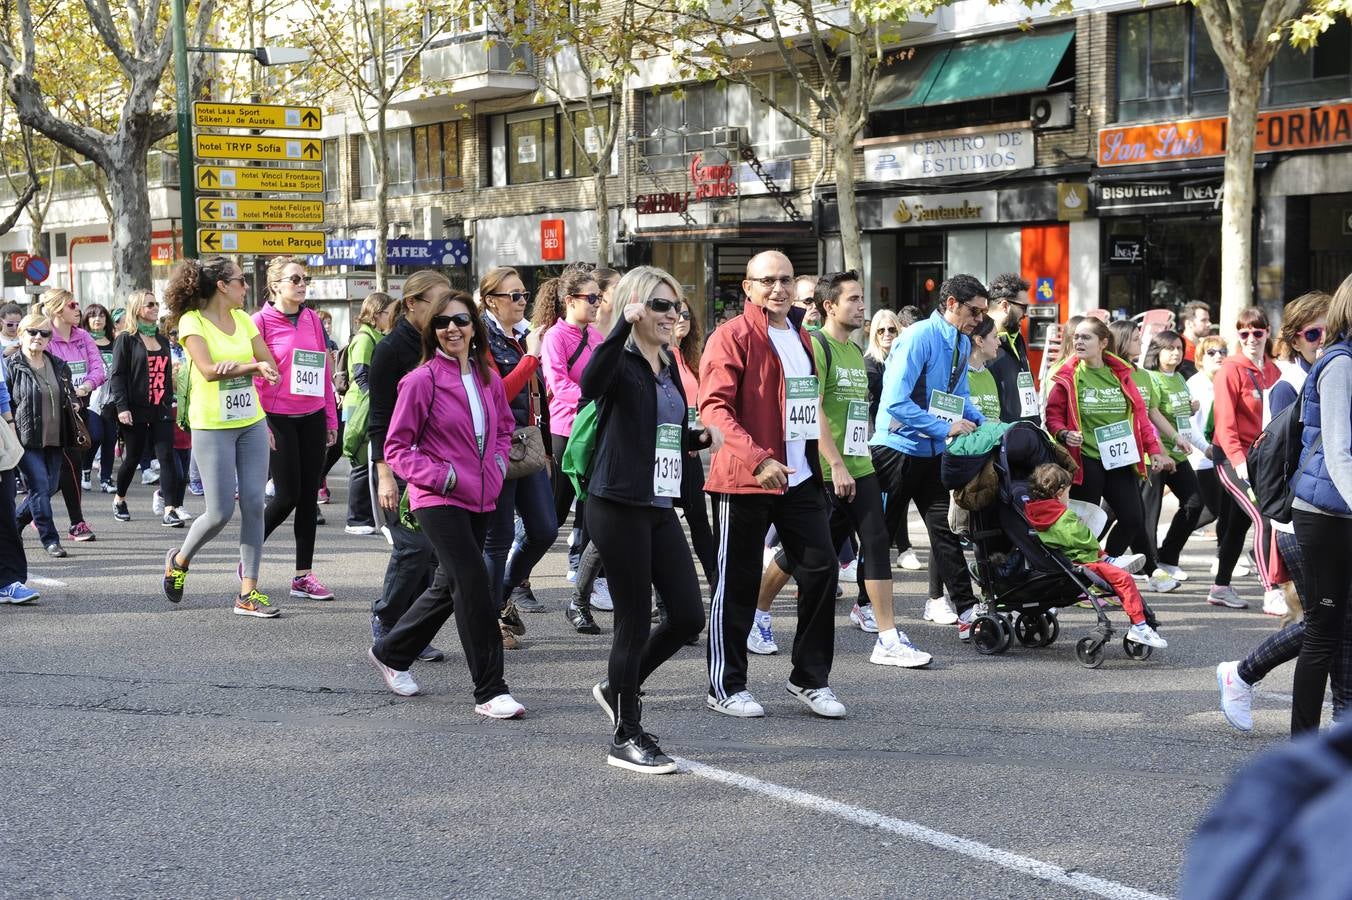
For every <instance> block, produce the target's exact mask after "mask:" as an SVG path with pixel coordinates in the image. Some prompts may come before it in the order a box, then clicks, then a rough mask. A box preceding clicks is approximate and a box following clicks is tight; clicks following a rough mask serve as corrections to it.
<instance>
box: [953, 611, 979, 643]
mask: <svg viewBox="0 0 1352 900" xmlns="http://www.w3.org/2000/svg"><path fill="white" fill-rule="evenodd" d="M975 618H976V607H975V606H973V607H972V608H971V609H969V610H967V611H966V612H964V613H963V614H962V615H960V616H958V617H957V619H956V620H955V621H956V622H957V623H958V640H960V641H970V640H971V639H972V621H973V620H974V619H975Z"/></svg>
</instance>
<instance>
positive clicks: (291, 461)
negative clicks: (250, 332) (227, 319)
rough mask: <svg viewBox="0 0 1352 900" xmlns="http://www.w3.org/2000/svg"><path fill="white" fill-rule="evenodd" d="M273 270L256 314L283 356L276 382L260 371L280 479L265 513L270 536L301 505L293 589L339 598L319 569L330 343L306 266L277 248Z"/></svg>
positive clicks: (329, 422) (330, 413)
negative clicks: (309, 297)
mask: <svg viewBox="0 0 1352 900" xmlns="http://www.w3.org/2000/svg"><path fill="white" fill-rule="evenodd" d="M267 277H268V292H269V293H270V294H271V297H272V300H271V303H269V304H268V305H266V306H264V307H263V308H262V309H260V310H259V311H258V312H256V313H254V316H253V320H254V324H255V325H256V326H258V334H259V336H260V337H262V338H263V342H264V343H265V344H267V346H268V350H270V351H271V352H272V358H273V359H275V360H277V372H278V374H279V375H280V376H281V377H280V378H279V379H278V380H277V382H276V383H275V384H268V383H267V382H266V381H264V380H263V379H261V378H257V379H254V384H255V386H256V387H257V388H258V399H259V402H260V403H262V405H263V411H264V412H265V413H267V414H268V444H269V446H270V447H271V448H272V459H271V469H272V483H273V485H274V486H275V487H276V493H275V494H274V496H273V498H272V499H271V500H269V501H268V507H267V510H266V511H265V512H264V514H263V540H265V541H266V540H267V539H268V536H269V535H271V534H272V532H274V531H275V530H276V529H277V526H278V525H281V524H282V523H283V522H285V521H286V517H287V516H289V515H291V513H292V512H294V513H295V514H296V521H295V525H294V527H295V533H296V571H295V574H294V575H293V576H292V578H291V596H292V597H300V598H302V599H303V598H307V597H308V598H309V599H311V600H332V599H333V592H332V591H330V590H329V589H328V588H327V587H325V586H324V583H323V582H321V581H320V580H319V578H318V577H316V576H315V573H314V572H313V571H312V569H313V566H314V556H315V519H316V517H317V515H318V509H319V507H318V499H319V483H320V480H321V478H322V477H323V471H324V456H325V454H326V453H327V452H328V448H329V447H331V446H333V444H334V442H335V441H337V440H338V416H337V413H336V412H335V406H334V400H333V372H332V369H331V368H330V366H329V353H328V343H327V342H326V341H325V339H324V326H323V324H322V323H321V322H320V321H319V316H318V314H316V313H315V311H314V310H312V309H309V308H308V307H306V305H305V293H306V287H307V285H309V283H310V276H308V275H306V274H305V266H303V265H301V264H300V263H298V262H296V261H295V260H294V259H292V258H291V257H289V256H278V257H276V258H274V259H273V260H272V262H270V263H268V276H267Z"/></svg>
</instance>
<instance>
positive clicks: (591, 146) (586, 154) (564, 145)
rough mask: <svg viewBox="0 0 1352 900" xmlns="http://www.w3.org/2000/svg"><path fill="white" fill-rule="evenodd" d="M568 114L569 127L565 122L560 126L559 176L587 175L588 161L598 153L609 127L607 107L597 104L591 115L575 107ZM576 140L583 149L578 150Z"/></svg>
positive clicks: (589, 163)
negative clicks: (570, 121)
mask: <svg viewBox="0 0 1352 900" xmlns="http://www.w3.org/2000/svg"><path fill="white" fill-rule="evenodd" d="M569 115H570V118H571V119H572V125H573V127H572V129H571V130H570V129H569V128H568V126H567V125H564V126H563V127H561V128H560V129H559V139H560V144H561V146H560V147H559V156H560V157H561V158H562V160H563V175H562V176H561V177H563V178H574V177H583V176H586V175H590V174H591V173H592V172H591V160H593V159H596V155H597V154H598V153H600V152H601V147H602V146H604V145H605V142H606V132H607V131H608V130H609V129H610V107H609V106H600V107H597V108H596V110H595V115H594V116H593V114H592V113H591V112H589V111H587V110H585V109H579V110H575V111H573V112H572V113H570V114H569ZM577 141H581V142H582V148H583V149H582V150H578V147H577Z"/></svg>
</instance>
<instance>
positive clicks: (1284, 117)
mask: <svg viewBox="0 0 1352 900" xmlns="http://www.w3.org/2000/svg"><path fill="white" fill-rule="evenodd" d="M1229 125H1230V119H1229V117H1227V116H1213V117H1212V118H1209V119H1186V120H1183V121H1178V122H1154V123H1151V124H1149V125H1129V126H1126V127H1122V128H1103V129H1100V130H1099V141H1098V162H1099V165H1100V166H1138V165H1151V164H1155V163H1163V162H1177V161H1180V160H1188V159H1207V158H1210V157H1218V156H1224V155H1225V149H1226V139H1227V132H1228V129H1229ZM1347 144H1352V103H1333V104H1328V105H1325V106H1305V107H1298V108H1295V109H1274V110H1268V111H1266V112H1261V113H1259V114H1258V124H1257V127H1256V128H1255V129H1254V152H1255V153H1278V152H1290V151H1293V150H1316V149H1320V148H1323V147H1338V146H1343V145H1347Z"/></svg>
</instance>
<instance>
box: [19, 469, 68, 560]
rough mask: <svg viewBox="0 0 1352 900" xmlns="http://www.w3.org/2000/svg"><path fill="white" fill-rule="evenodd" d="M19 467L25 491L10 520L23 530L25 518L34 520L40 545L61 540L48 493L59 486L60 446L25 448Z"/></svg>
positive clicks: (54, 490) (45, 545)
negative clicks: (38, 448) (39, 537)
mask: <svg viewBox="0 0 1352 900" xmlns="http://www.w3.org/2000/svg"><path fill="white" fill-rule="evenodd" d="M19 470H20V471H22V472H23V480H24V483H25V484H26V485H28V493H27V494H26V495H24V499H23V503H22V504H21V505H20V506H19V509H18V512H17V513H16V514H15V517H14V521H15V523H16V524H17V525H18V526H19V530H20V531H23V529H24V528H26V527H27V526H28V523H29V522H36V523H37V526H38V534H39V535H40V536H41V537H42V546H44V547H50V546H51V545H52V544H59V543H61V535H60V534H58V533H57V531H56V523H55V522H53V521H52V496H53V495H55V494H56V492H57V491H58V490H60V489H61V448H60V447H44V448H43V449H41V450H30V449H27V448H25V449H24V451H23V459H21V460H19Z"/></svg>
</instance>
